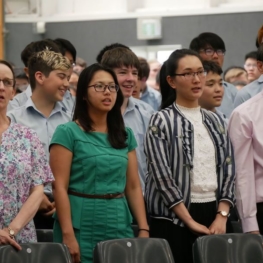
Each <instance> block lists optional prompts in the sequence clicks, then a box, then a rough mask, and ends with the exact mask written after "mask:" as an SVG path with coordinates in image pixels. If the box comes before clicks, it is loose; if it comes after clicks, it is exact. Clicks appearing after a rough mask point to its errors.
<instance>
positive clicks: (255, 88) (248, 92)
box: [234, 74, 263, 108]
mask: <svg viewBox="0 0 263 263" xmlns="http://www.w3.org/2000/svg"><path fill="white" fill-rule="evenodd" d="M262 90H263V74H262V75H261V76H260V77H259V78H258V79H256V80H254V81H253V82H251V83H249V84H248V85H246V86H245V87H243V88H242V89H241V90H239V92H238V93H237V96H236V99H235V102H234V106H235V108H236V107H237V106H239V105H241V104H242V103H243V102H245V101H247V100H249V99H250V98H252V97H254V96H255V95H257V94H258V93H260V92H261V91H262Z"/></svg>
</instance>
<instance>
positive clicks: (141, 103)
mask: <svg viewBox="0 0 263 263" xmlns="http://www.w3.org/2000/svg"><path fill="white" fill-rule="evenodd" d="M129 101H132V102H133V103H134V104H136V105H138V107H139V108H140V109H143V110H145V111H146V112H148V113H150V114H151V115H152V114H154V113H155V110H154V109H153V108H152V106H151V105H149V104H148V103H146V102H144V101H142V100H138V99H135V98H133V97H130V98H129Z"/></svg>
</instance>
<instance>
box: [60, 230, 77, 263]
mask: <svg viewBox="0 0 263 263" xmlns="http://www.w3.org/2000/svg"><path fill="white" fill-rule="evenodd" d="M63 243H64V244H65V245H66V246H67V247H68V249H69V253H70V255H71V258H72V262H73V263H79V262H80V249H79V244H78V242H77V239H76V237H75V236H74V234H73V235H67V236H63Z"/></svg>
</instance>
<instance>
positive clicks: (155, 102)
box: [141, 87, 162, 111]
mask: <svg viewBox="0 0 263 263" xmlns="http://www.w3.org/2000/svg"><path fill="white" fill-rule="evenodd" d="M141 100H142V101H144V102H146V103H148V104H149V105H151V106H152V107H153V109H154V110H155V111H158V110H159V108H160V105H161V100H162V98H161V94H160V92H158V91H156V90H154V89H153V88H151V87H146V89H145V91H144V93H142V94H141Z"/></svg>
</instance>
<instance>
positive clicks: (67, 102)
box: [7, 85, 75, 114]
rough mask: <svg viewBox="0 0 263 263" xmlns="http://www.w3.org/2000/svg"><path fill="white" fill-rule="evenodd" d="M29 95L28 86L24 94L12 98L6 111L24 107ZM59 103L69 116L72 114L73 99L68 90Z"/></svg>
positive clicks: (30, 91)
mask: <svg viewBox="0 0 263 263" xmlns="http://www.w3.org/2000/svg"><path fill="white" fill-rule="evenodd" d="M31 95H32V90H31V87H30V85H29V86H28V87H27V89H26V90H25V91H24V92H22V93H20V94H17V95H16V96H15V97H14V99H13V100H11V101H10V102H9V104H8V107H7V111H10V110H13V109H16V108H18V107H21V106H23V105H25V104H26V102H27V100H28V99H29V98H30V97H31ZM59 103H61V105H62V106H63V107H64V108H65V109H66V110H67V112H69V113H70V114H73V110H74V107H75V97H73V96H72V95H71V93H70V92H69V91H68V90H67V91H66V92H65V95H64V98H63V101H61V102H59Z"/></svg>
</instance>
